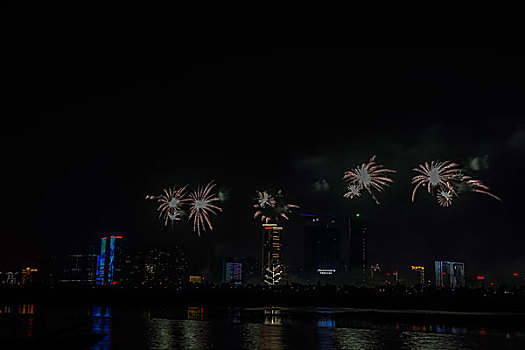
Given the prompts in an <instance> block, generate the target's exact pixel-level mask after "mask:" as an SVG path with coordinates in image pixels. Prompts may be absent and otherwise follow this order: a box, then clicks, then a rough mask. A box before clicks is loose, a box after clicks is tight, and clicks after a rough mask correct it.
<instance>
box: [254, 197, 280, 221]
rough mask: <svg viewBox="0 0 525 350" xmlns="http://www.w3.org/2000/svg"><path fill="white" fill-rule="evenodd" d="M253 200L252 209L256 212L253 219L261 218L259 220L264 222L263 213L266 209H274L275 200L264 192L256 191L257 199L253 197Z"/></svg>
mask: <svg viewBox="0 0 525 350" xmlns="http://www.w3.org/2000/svg"><path fill="white" fill-rule="evenodd" d="M254 200H255V204H254V205H253V207H254V208H255V209H257V210H256V211H255V214H254V215H253V217H254V218H257V217H258V216H261V219H262V220H265V219H266V217H265V215H264V211H265V210H266V209H268V208H273V207H275V198H274V197H273V196H272V195H271V194H269V193H268V192H266V191H262V192H261V191H257V197H255V198H254Z"/></svg>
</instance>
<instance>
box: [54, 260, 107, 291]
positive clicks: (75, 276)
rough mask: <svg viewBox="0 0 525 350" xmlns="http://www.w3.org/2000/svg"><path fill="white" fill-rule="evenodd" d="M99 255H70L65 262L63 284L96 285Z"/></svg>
mask: <svg viewBox="0 0 525 350" xmlns="http://www.w3.org/2000/svg"><path fill="white" fill-rule="evenodd" d="M97 259H98V255H95V254H70V255H67V256H66V257H65V261H64V276H63V277H64V279H62V280H60V282H61V283H75V284H89V285H91V284H95V280H96V271H97Z"/></svg>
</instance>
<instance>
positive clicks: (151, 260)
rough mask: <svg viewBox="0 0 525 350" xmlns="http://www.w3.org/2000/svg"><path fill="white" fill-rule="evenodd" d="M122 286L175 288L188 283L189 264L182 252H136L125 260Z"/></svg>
mask: <svg viewBox="0 0 525 350" xmlns="http://www.w3.org/2000/svg"><path fill="white" fill-rule="evenodd" d="M122 265H123V266H122V284H123V285H125V286H134V287H137V286H143V285H146V286H174V285H180V284H182V283H183V282H184V281H186V271H187V268H188V264H187V261H186V258H185V256H184V253H183V252H182V250H181V249H180V248H179V247H177V246H175V248H174V249H172V250H169V251H165V250H160V249H150V250H147V251H134V252H131V253H128V254H126V255H125V257H124V258H123V264H122Z"/></svg>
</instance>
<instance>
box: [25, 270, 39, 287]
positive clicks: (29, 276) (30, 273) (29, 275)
mask: <svg viewBox="0 0 525 350" xmlns="http://www.w3.org/2000/svg"><path fill="white" fill-rule="evenodd" d="M37 272H38V269H32V268H30V267H27V268H25V269H23V270H22V273H21V276H22V281H21V282H22V285H29V284H31V283H32V282H33V280H34V279H35V275H36V273H37Z"/></svg>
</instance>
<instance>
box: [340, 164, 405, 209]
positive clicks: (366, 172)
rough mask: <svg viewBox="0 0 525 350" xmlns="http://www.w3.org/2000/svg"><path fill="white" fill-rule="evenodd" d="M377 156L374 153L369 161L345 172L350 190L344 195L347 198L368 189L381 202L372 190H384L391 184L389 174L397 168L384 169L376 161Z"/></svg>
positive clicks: (358, 194) (345, 178) (375, 199)
mask: <svg viewBox="0 0 525 350" xmlns="http://www.w3.org/2000/svg"><path fill="white" fill-rule="evenodd" d="M375 158H376V156H375V155H374V156H373V157H372V158H370V160H369V161H368V163H363V164H361V165H358V166H357V168H355V169H352V170H348V171H346V172H345V174H344V176H343V180H345V181H347V182H348V183H349V184H348V187H347V188H348V192H347V193H345V194H344V195H343V196H344V197H345V198H350V199H352V198H354V197H358V196H360V195H361V190H362V189H366V190H367V191H368V193H369V194H370V195H371V196H372V198H373V199H374V201H375V202H376V203H377V204H379V201H378V200H377V198H376V196H375V195H374V193H373V192H372V190H376V191H377V192H383V190H384V188H385V186H389V184H390V183H392V182H393V180H392V179H391V178H389V177H388V174H389V173H395V170H391V169H384V168H383V166H382V165H380V164H377V163H376V162H375Z"/></svg>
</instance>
